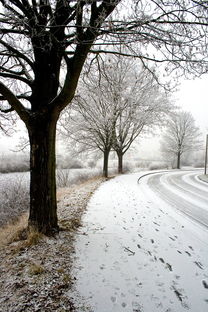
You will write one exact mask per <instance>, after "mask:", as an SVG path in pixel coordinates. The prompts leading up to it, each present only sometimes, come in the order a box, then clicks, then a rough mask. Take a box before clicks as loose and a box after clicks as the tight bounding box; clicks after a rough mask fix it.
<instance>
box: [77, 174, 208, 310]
mask: <svg viewBox="0 0 208 312" xmlns="http://www.w3.org/2000/svg"><path fill="white" fill-rule="evenodd" d="M138 177H139V174H131V175H124V176H119V177H117V178H115V179H112V180H110V181H108V182H106V183H104V184H103V185H102V186H101V187H100V188H99V189H98V190H97V192H96V193H95V194H94V196H93V197H92V199H91V201H90V203H89V205H88V211H87V213H86V215H85V217H84V227H83V228H82V229H81V233H80V234H79V235H77V240H76V255H75V257H76V261H75V267H74V275H75V276H76V279H77V282H76V291H75V292H74V295H73V296H74V300H75V302H77V301H80V302H82V303H83V305H85V306H86V304H87V305H88V306H89V310H87V311H93V312H111V311H113V312H121V311H125V312H131V311H132V312H156V311H160V312H163V311H164V312H181V311H191V312H207V311H208V230H207V229H206V227H204V226H201V225H200V224H197V223H196V222H195V221H192V219H190V218H189V217H186V216H184V215H183V214H181V213H178V212H177V210H175V209H174V208H172V207H171V206H169V205H168V204H167V203H166V202H165V201H163V200H162V199H160V198H159V197H158V195H157V194H156V193H155V192H153V191H152V190H151V188H150V186H151V185H150V184H148V179H149V178H150V177H146V178H143V179H142V182H141V183H139V184H138V183H137V180H138ZM183 179H184V180H186V179H190V177H188V175H186V177H185V176H184V178H183ZM192 184H193V182H192ZM201 185H202V184H201ZM192 186H193V185H192ZM203 187H204V188H205V189H204V192H205V193H204V194H206V187H207V186H206V185H203ZM203 187H202V189H203ZM204 194H203V195H204ZM207 194H208V193H207ZM178 195H179V194H178ZM187 196H188V195H187ZM207 196H208V195H207ZM80 297H82V300H80ZM81 305H82V304H80V308H79V309H78V311H86V310H85V308H84V307H81Z"/></svg>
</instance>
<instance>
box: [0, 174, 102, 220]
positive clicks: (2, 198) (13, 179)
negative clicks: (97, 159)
mask: <svg viewBox="0 0 208 312" xmlns="http://www.w3.org/2000/svg"><path fill="white" fill-rule="evenodd" d="M100 174H101V173H100V170H99V169H59V170H57V187H70V186H71V185H73V184H78V183H81V182H83V181H85V180H87V179H89V178H92V177H94V176H97V175H100ZM29 183H30V175H29V172H18V173H3V174H0V226H2V225H4V224H6V223H7V222H10V221H12V220H15V218H17V217H18V216H19V215H21V214H22V213H23V212H25V211H27V210H28V209H29Z"/></svg>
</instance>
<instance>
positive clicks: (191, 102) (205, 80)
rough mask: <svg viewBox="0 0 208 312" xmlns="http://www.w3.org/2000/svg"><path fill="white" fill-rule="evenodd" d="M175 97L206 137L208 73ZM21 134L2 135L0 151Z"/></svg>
mask: <svg viewBox="0 0 208 312" xmlns="http://www.w3.org/2000/svg"><path fill="white" fill-rule="evenodd" d="M174 98H175V99H176V105H180V106H181V107H182V109H183V110H186V111H190V112H191V113H192V115H193V117H194V119H195V121H196V124H197V126H198V127H200V129H201V132H202V133H203V134H204V138H205V135H206V133H207V134H208V75H203V76H202V78H200V79H199V78H198V79H195V80H185V81H183V82H182V83H181V86H180V87H179V91H178V92H176V93H175V95H174ZM20 135H21V132H17V133H16V134H15V135H14V136H13V137H12V138H8V137H4V136H0V152H4V153H7V152H9V151H10V150H12V149H14V147H15V145H16V144H17V143H18V137H19V136H20ZM154 141H156V138H154ZM150 145H151V148H152V141H151V144H150V139H149V140H148V139H145V140H142V146H141V148H142V150H143V151H144V152H145V151H146V150H148V148H149V146H150ZM152 152H153V153H154V151H152Z"/></svg>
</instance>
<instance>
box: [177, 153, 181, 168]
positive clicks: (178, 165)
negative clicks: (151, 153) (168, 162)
mask: <svg viewBox="0 0 208 312" xmlns="http://www.w3.org/2000/svg"><path fill="white" fill-rule="evenodd" d="M180 168H181V153H180V152H178V154H177V169H180Z"/></svg>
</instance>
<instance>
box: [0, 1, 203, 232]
mask: <svg viewBox="0 0 208 312" xmlns="http://www.w3.org/2000/svg"><path fill="white" fill-rule="evenodd" d="M0 3H1V13H0V34H1V35H0V77H1V82H0V93H1V95H2V97H1V103H4V102H5V101H6V102H8V103H9V106H10V107H9V109H11V110H15V111H16V112H17V114H18V115H19V117H20V118H21V119H22V121H23V122H24V123H25V125H26V128H27V130H28V134H29V140H30V146H31V151H30V159H31V161H30V167H31V170H30V171H31V183H30V197H31V200H30V216H29V226H32V227H35V228H36V229H37V230H39V231H41V232H44V233H50V232H53V231H56V230H58V223H57V212H56V210H57V205H56V184H55V135H56V123H57V120H58V118H59V115H60V112H61V111H62V110H63V109H64V108H65V107H66V105H67V104H69V103H70V102H71V100H72V99H73V97H74V93H75V90H76V87H77V82H78V79H79V76H80V73H81V70H82V67H83V64H84V62H85V60H86V58H87V56H88V55H89V53H91V54H92V55H95V58H96V57H97V56H98V55H99V54H100V53H101V52H105V53H115V50H114V49H111V47H112V45H116V44H118V43H119V44H120V43H122V44H124V45H126V46H127V47H128V52H127V53H126V54H128V55H134V56H137V57H138V58H140V59H141V60H142V62H143V63H144V65H145V66H148V64H147V63H146V61H148V60H150V61H151V60H152V61H156V62H158V64H160V63H161V64H163V63H164V64H166V66H165V69H166V70H167V71H169V70H170V69H173V68H175V69H178V68H179V67H181V68H182V69H184V70H188V71H189V72H194V73H195V74H201V73H203V72H205V71H206V70H207V46H206V37H207V12H208V10H207V3H206V2H204V1H203V2H201V1H193V0H183V1H179V0H176V1H174V2H173V1H166V2H165V3H164V1H162V0H158V1H154V0H144V1H143V0H131V2H130V5H129V2H127V1H125V0H87V1H84V0H77V1H75V0H72V1H66V0H40V1H37V0H32V1H30V0H11V1H8V0H0ZM121 4H123V5H124V6H125V5H126V6H127V8H126V10H125V11H124V10H121V8H122V7H121ZM116 8H117V11H116V10H115V9H116ZM112 12H114V14H111V13H112ZM119 12H121V14H120V15H119ZM124 12H128V16H127V14H126V13H124ZM133 42H137V45H136V47H137V48H135V46H134V45H133ZM159 50H160V53H159V54H158V58H157V57H155V56H154V54H155V51H159ZM170 64H172V65H173V66H174V67H171V66H170ZM63 66H64V67H65V68H64V67H63ZM153 74H154V73H153ZM62 81H63V83H62ZM0 109H1V112H4V113H6V112H8V109H4V104H3V105H2V104H1V107H0Z"/></svg>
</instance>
